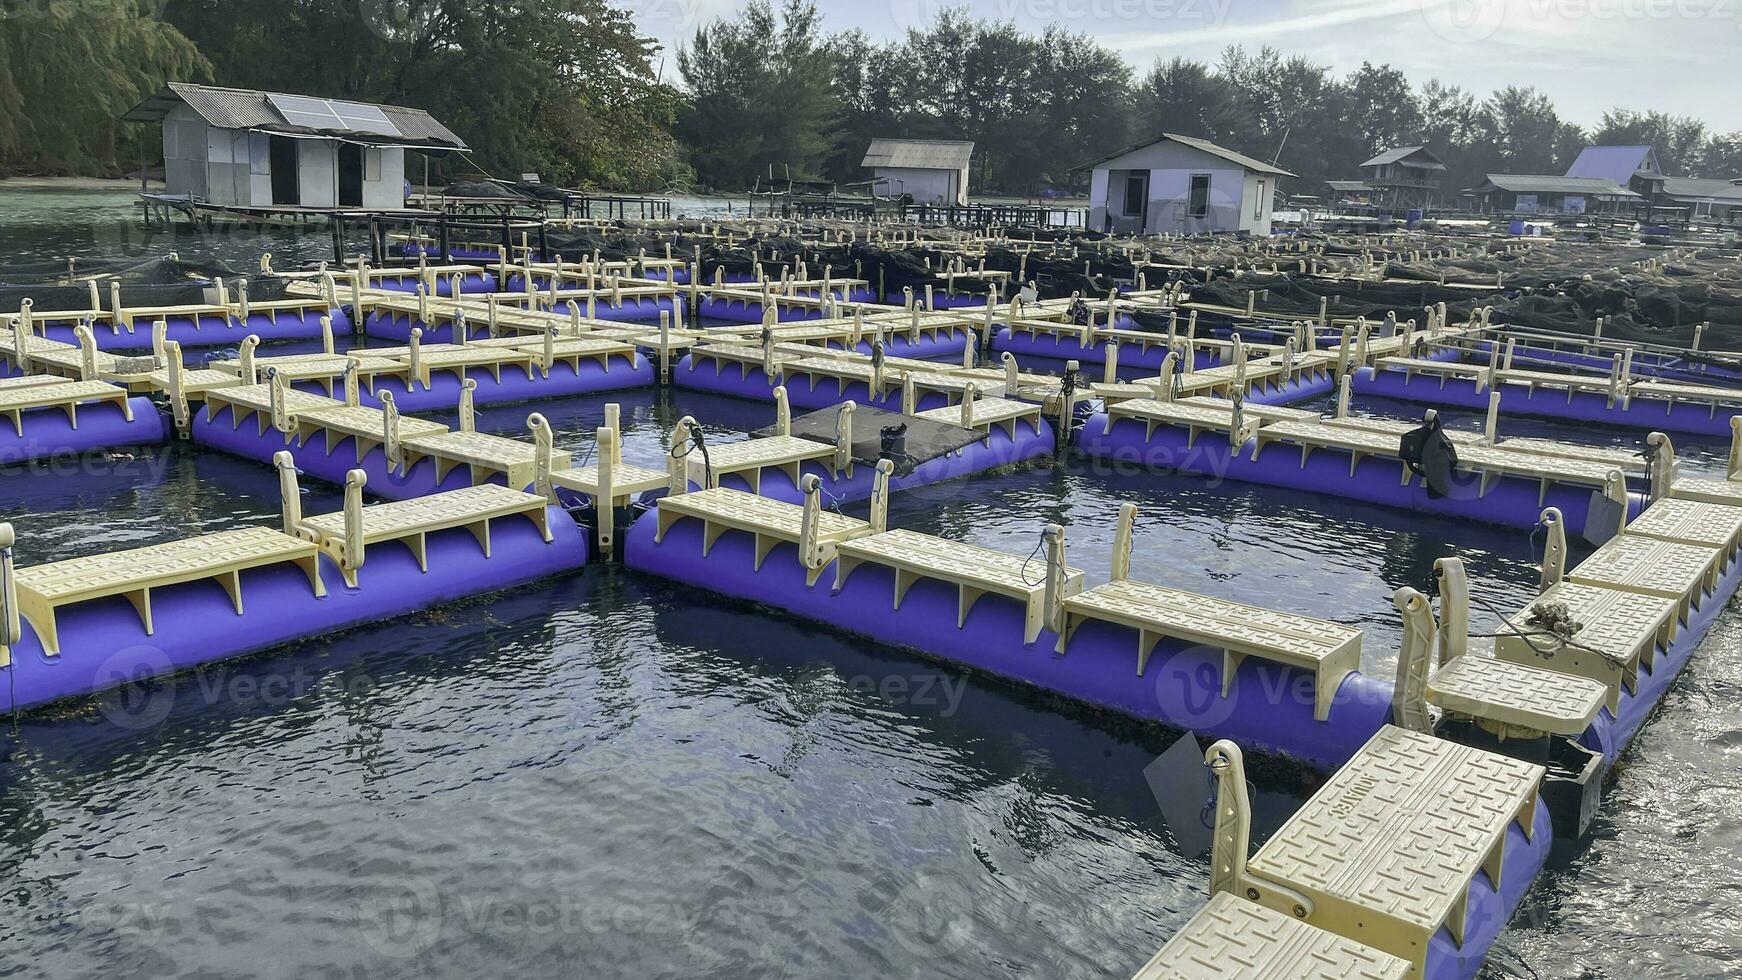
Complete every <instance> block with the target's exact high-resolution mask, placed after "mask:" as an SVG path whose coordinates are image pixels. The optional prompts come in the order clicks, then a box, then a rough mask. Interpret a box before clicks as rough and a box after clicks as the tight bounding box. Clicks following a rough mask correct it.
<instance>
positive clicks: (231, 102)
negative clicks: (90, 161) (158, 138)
mask: <svg viewBox="0 0 1742 980" xmlns="http://www.w3.org/2000/svg"><path fill="white" fill-rule="evenodd" d="M279 94H282V93H278V92H259V91H255V90H253V89H245V88H224V87H222V86H218V85H194V84H192V83H189V82H170V83H169V84H168V85H167V86H166V87H165V88H164V89H163V90H162V91H160V92H158V93H157V94H155V95H153V96H151V97H150V98H148V99H146V100H145V101H143V102H141V103H139V104H138V105H136V106H134V107H133V108H132V109H130V110H128V112H127V114H126V115H124V116H122V117H121V119H122V121H123V122H158V121H160V120H162V119H163V118H164V117H165V116H167V115H169V113H170V112H171V111H172V110H174V109H175V107H176V106H178V105H185V106H187V107H188V108H190V109H192V110H193V111H195V112H197V113H199V115H200V118H202V119H204V120H205V121H206V123H207V124H208V125H211V126H216V127H218V128H219V129H260V130H267V131H270V132H281V133H320V134H322V135H327V136H335V137H342V138H344V139H352V140H357V141H358V142H366V143H394V144H406V145H427V146H431V147H434V148H439V149H456V150H463V149H466V143H465V141H464V140H462V139H460V138H459V137H458V136H456V135H454V133H453V131H452V130H449V129H448V128H447V127H446V126H443V125H442V124H441V123H439V122H437V121H436V119H435V117H434V116H431V115H430V114H429V113H428V112H425V111H424V110H422V109H411V108H407V107H405V106H394V105H380V104H377V103H360V104H362V105H375V106H376V108H378V109H380V110H381V112H382V114H383V115H385V116H386V117H387V118H388V120H389V121H390V122H392V123H393V125H394V127H395V128H396V129H398V130H399V132H400V134H401V136H403V137H404V138H403V139H392V138H388V137H381V136H371V135H368V134H364V133H357V132H353V131H335V130H319V129H308V128H306V127H302V126H294V125H291V124H290V123H289V122H286V121H285V118H284V117H283V116H281V115H279V114H278V110H276V109H274V108H273V107H272V103H271V102H269V101H268V100H267V96H268V95H279Z"/></svg>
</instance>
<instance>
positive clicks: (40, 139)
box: [0, 0, 211, 174]
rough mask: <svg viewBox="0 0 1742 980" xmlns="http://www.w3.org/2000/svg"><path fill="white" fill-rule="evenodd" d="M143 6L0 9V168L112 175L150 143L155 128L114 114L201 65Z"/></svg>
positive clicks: (198, 75)
mask: <svg viewBox="0 0 1742 980" xmlns="http://www.w3.org/2000/svg"><path fill="white" fill-rule="evenodd" d="M152 7H153V5H152V4H150V3H146V2H143V0H87V2H85V3H79V4H66V5H62V4H23V5H19V6H18V9H17V10H12V11H7V12H5V13H3V14H0V173H15V172H21V171H28V172H40V173H51V174H61V173H112V172H115V171H116V170H117V169H118V168H119V167H122V166H126V165H129V164H132V163H134V162H135V161H136V160H137V159H138V150H139V148H140V146H141V145H145V146H148V147H155V146H156V134H155V133H152V134H149V136H148V135H147V134H145V133H142V132H140V131H139V130H140V127H132V126H122V125H121V124H119V123H118V122H117V117H119V116H120V115H121V114H122V113H125V112H126V111H127V110H128V109H131V108H132V107H133V106H134V105H136V104H137V103H138V102H139V101H140V100H141V99H143V98H144V97H145V96H147V95H149V94H150V93H151V92H153V91H154V90H156V89H158V88H160V87H162V85H163V83H164V82H165V81H166V80H169V79H177V78H180V79H190V80H199V79H202V78H205V77H207V76H208V75H209V74H210V72H211V65H210V64H209V63H208V62H207V61H206V59H205V58H203V57H201V56H200V53H199V51H198V50H197V49H196V48H195V46H194V44H193V42H191V41H190V40H188V38H186V37H185V36H183V35H182V33H181V32H180V31H178V30H176V29H175V28H174V27H173V26H171V25H169V24H166V23H164V22H162V21H160V20H157V19H155V18H153V17H152V16H150V12H151V10H152ZM141 140H144V141H146V142H145V143H144V144H141ZM156 155H157V150H156V149H155V148H153V149H151V151H150V156H151V157H153V158H155V157H156Z"/></svg>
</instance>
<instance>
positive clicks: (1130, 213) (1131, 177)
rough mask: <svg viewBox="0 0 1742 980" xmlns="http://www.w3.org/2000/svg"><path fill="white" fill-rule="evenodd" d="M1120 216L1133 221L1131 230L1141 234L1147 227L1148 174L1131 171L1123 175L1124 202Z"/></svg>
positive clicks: (1141, 171) (1145, 171)
mask: <svg viewBox="0 0 1742 980" xmlns="http://www.w3.org/2000/svg"><path fill="white" fill-rule="evenodd" d="M1123 205H1124V206H1123V207H1121V208H1120V214H1122V215H1123V216H1124V217H1126V218H1129V219H1133V221H1132V224H1134V225H1135V227H1133V228H1132V229H1131V230H1132V231H1134V232H1137V233H1139V234H1141V233H1142V232H1143V231H1144V230H1145V229H1147V228H1148V227H1149V172H1148V171H1147V170H1132V171H1129V172H1127V173H1126V174H1125V200H1124V202H1123Z"/></svg>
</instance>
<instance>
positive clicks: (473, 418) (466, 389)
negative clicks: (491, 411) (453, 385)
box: [460, 378, 478, 432]
mask: <svg viewBox="0 0 1742 980" xmlns="http://www.w3.org/2000/svg"><path fill="white" fill-rule="evenodd" d="M477 388H478V381H477V379H475V378H467V379H466V380H465V381H462V382H461V383H460V431H461V432H476V431H478V422H477V418H478V417H477V411H476V409H475V407H474V404H473V394H472V393H473V392H474V391H476V390H477Z"/></svg>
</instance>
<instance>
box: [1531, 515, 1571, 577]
mask: <svg viewBox="0 0 1742 980" xmlns="http://www.w3.org/2000/svg"><path fill="white" fill-rule="evenodd" d="M1540 523H1541V524H1542V527H1543V531H1544V534H1543V545H1542V565H1541V574H1540V575H1539V576H1538V578H1537V580H1536V593H1537V595H1541V594H1543V593H1544V592H1547V591H1548V590H1549V589H1551V588H1553V587H1554V586H1557V585H1559V584H1560V583H1561V580H1562V579H1563V578H1565V577H1566V573H1567V522H1566V521H1565V520H1564V519H1563V518H1562V517H1561V511H1560V508H1559V507H1544V508H1543V510H1542V517H1541V518H1540Z"/></svg>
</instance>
